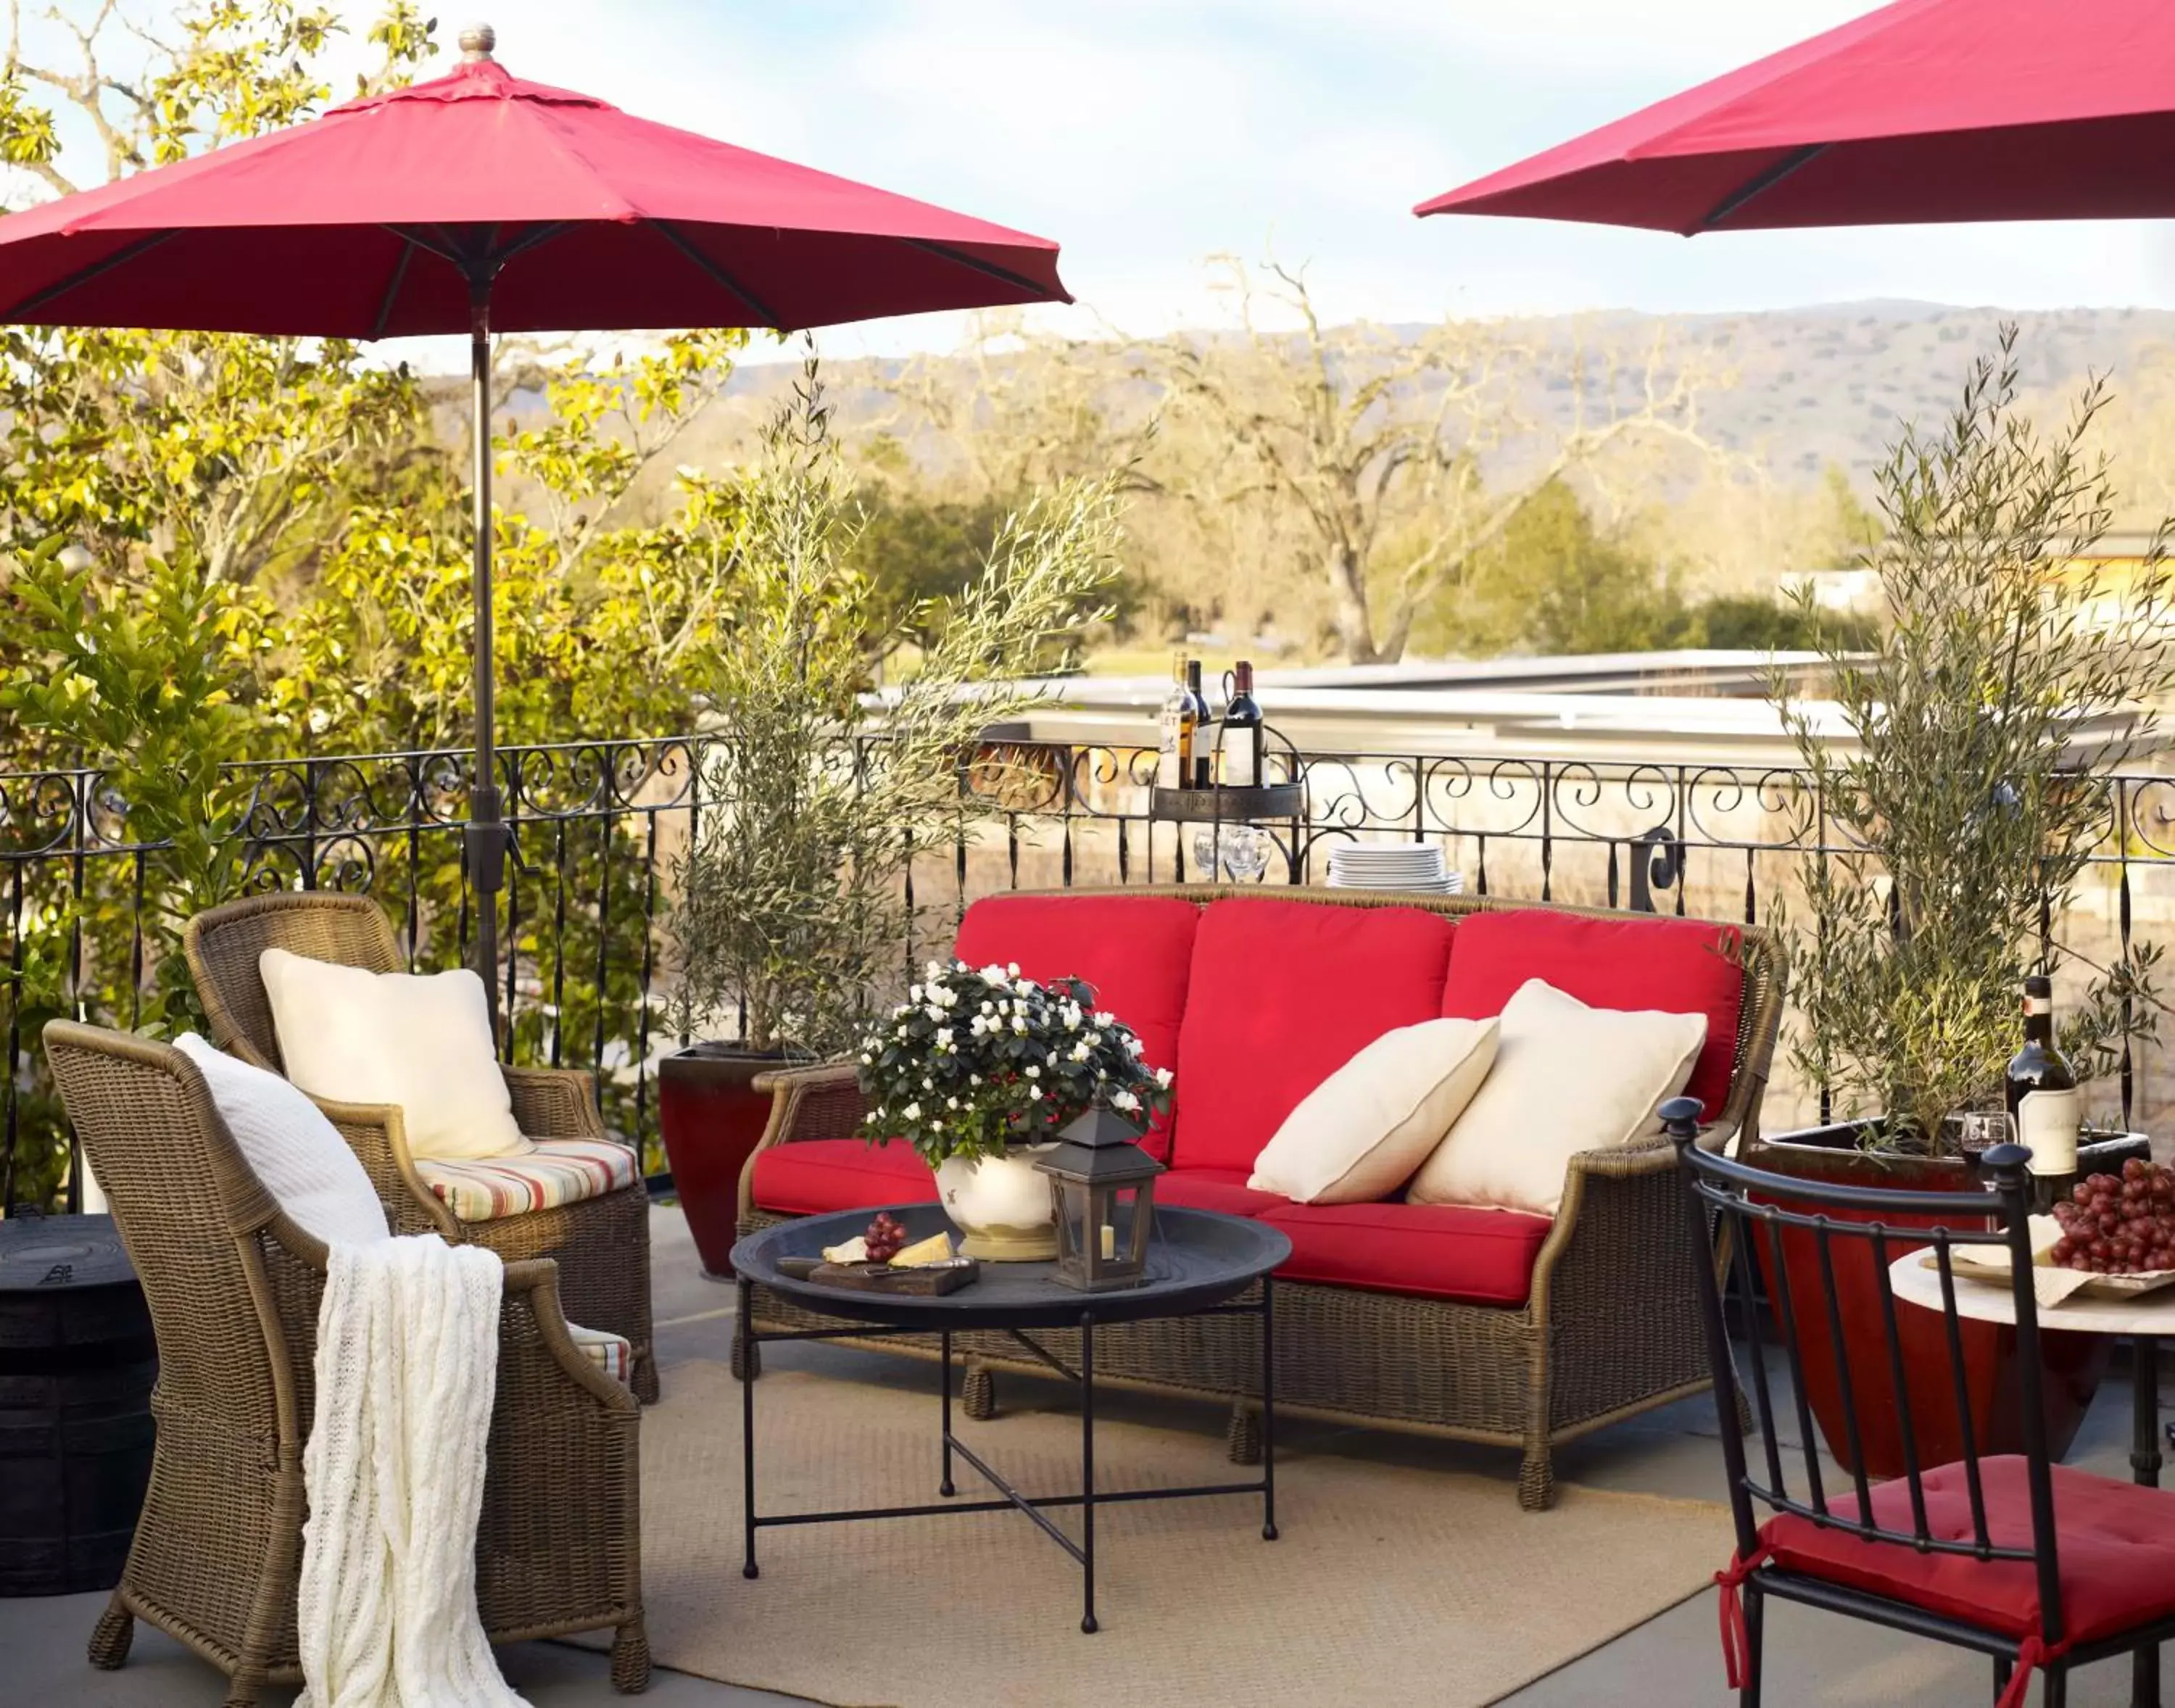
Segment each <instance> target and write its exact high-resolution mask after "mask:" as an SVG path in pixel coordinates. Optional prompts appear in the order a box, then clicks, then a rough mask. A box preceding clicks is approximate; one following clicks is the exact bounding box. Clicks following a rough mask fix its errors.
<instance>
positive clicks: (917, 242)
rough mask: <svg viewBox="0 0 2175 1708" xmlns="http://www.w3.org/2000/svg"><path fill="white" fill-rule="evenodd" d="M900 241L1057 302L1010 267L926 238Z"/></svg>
mask: <svg viewBox="0 0 2175 1708" xmlns="http://www.w3.org/2000/svg"><path fill="white" fill-rule="evenodd" d="M899 241H901V242H903V243H904V244H905V245H906V247H908V248H909V249H919V250H920V251H921V252H923V253H924V254H925V255H934V256H936V257H937V258H939V259H941V260H945V261H950V262H953V263H957V265H959V266H961V267H965V268H970V269H971V270H972V271H974V272H976V273H980V274H986V275H987V276H988V277H990V278H991V279H1001V280H1003V281H1004V283H1006V285H1012V286H1015V287H1016V288H1017V289H1018V290H1024V291H1026V292H1028V294H1029V295H1030V296H1033V297H1035V298H1036V299H1038V300H1039V301H1044V302H1050V301H1055V298H1053V297H1052V296H1050V292H1049V291H1048V290H1045V289H1044V288H1043V287H1042V286H1041V285H1038V284H1036V283H1035V282H1034V280H1033V279H1029V278H1028V276H1027V275H1026V274H1023V273H1015V272H1013V271H1012V269H1011V268H1008V267H1000V266H998V265H997V263H995V262H994V261H984V260H983V259H981V258H979V256H974V255H968V254H967V253H965V252H963V251H961V250H957V249H954V248H953V247H952V246H951V245H950V244H948V243H937V242H933V241H930V239H928V238H926V237H903V238H901V239H900V240H899Z"/></svg>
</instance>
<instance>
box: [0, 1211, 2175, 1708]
mask: <svg viewBox="0 0 2175 1708" xmlns="http://www.w3.org/2000/svg"><path fill="white" fill-rule="evenodd" d="M653 1239H654V1244H653V1248H652V1253H653V1256H652V1261H653V1263H654V1270H655V1285H656V1315H657V1320H658V1347H659V1358H660V1361H661V1363H662V1364H663V1368H664V1381H665V1383H666V1385H667V1386H668V1387H669V1386H670V1382H671V1380H672V1375H671V1372H672V1367H673V1365H674V1364H681V1363H685V1362H686V1361H687V1360H690V1359H698V1358H709V1359H718V1360H722V1359H724V1358H725V1356H726V1353H727V1351H728V1348H729V1347H730V1342H731V1334H732V1318H731V1304H732V1295H731V1293H730V1291H729V1290H727V1289H725V1288H720V1287H718V1286H716V1285H715V1284H713V1283H711V1282H706V1281H704V1280H703V1279H702V1276H701V1274H700V1273H699V1272H698V1269H697V1264H696V1261H695V1257H694V1253H693V1249H692V1245H691V1244H690V1243H689V1240H688V1239H687V1234H686V1224H685V1223H684V1222H683V1221H682V1219H681V1217H680V1214H679V1212H677V1211H676V1210H674V1209H671V1208H669V1207H665V1208H659V1210H658V1211H656V1212H655V1213H654V1223H653ZM764 1357H765V1359H766V1361H767V1364H769V1366H770V1367H771V1368H775V1369H783V1368H790V1367H798V1368H804V1369H820V1370H822V1371H823V1372H825V1373H826V1374H828V1375H836V1376H839V1377H843V1378H847V1379H850V1380H865V1381H872V1382H883V1383H887V1384H896V1385H903V1386H909V1387H915V1388H919V1387H925V1386H926V1385H928V1383H929V1382H930V1380H931V1377H932V1374H933V1373H932V1372H931V1371H930V1369H929V1367H928V1366H926V1365H922V1364H909V1363H908V1362H907V1361H904V1360H897V1359H889V1358H879V1357H876V1356H874V1355H872V1354H868V1353H854V1352H850V1351H847V1350H843V1349H841V1348H837V1347H822V1346H813V1345H801V1346H773V1347H767V1348H766V1349H765V1353H764ZM2161 1391H2162V1393H2163V1394H2164V1395H2167V1396H2170V1397H2171V1398H2175V1380H2170V1379H2168V1378H2166V1377H2163V1380H2162V1382H2161ZM1000 1392H1002V1389H1001V1391H1000ZM2129 1407H2130V1396H2129V1385H2128V1383H2127V1382H2126V1381H2124V1380H2122V1379H2121V1378H2120V1377H2119V1376H2118V1377H2117V1378H2115V1379H2113V1380H2110V1381H2109V1382H2108V1383H2107V1386H2106V1388H2105V1389H2104V1390H2103V1391H2102V1393H2101V1396H2100V1398H2099V1401H2098V1403H2097V1404H2096V1406H2095V1407H2094V1408H2093V1411H2092V1414H2091V1418H2089V1419H2088V1420H2087V1422H2086V1427H2085V1433H2084V1434H2083V1436H2082V1438H2081V1439H2080V1442H2079V1444H2078V1446H2077V1449H2076V1450H2075V1452H2074V1453H2073V1454H2072V1455H2071V1457H2070V1461H2069V1462H2071V1463H2072V1464H2075V1465H2078V1466H2080V1467H2083V1468H2086V1469H2089V1470H2093V1471H2098V1472H2103V1473H2105V1474H2107V1475H2110V1476H2122V1477H2126V1476H2127V1475H2128V1474H2129V1472H2128V1452H2129ZM1104 1414H1105V1415H1115V1416H1120V1417H1131V1418H1136V1419H1139V1420H1141V1421H1144V1422H1151V1423H1158V1424H1159V1425H1163V1426H1165V1427H1169V1428H1173V1429H1191V1430H1195V1431H1198V1432H1202V1433H1207V1434H1218V1435H1220V1434H1222V1432H1223V1427H1224V1423H1225V1413H1224V1411H1223V1408H1222V1407H1213V1406H1207V1405H1191V1404H1185V1403H1183V1402H1169V1401H1163V1400H1158V1399H1156V1398H1153V1397H1151V1396H1137V1395H1118V1394H1113V1395H1111V1396H1109V1399H1108V1400H1107V1402H1104ZM1714 1431H1715V1415H1714V1407H1713V1406H1712V1405H1711V1403H1710V1402H1706V1401H1704V1400H1701V1401H1694V1402H1686V1403H1684V1404H1683V1405H1680V1406H1675V1407H1670V1408H1668V1409H1667V1410H1665V1411H1662V1412H1654V1413H1651V1414H1649V1415H1648V1416H1647V1417H1646V1418H1640V1419H1638V1420H1636V1421H1635V1422H1633V1423H1627V1424H1624V1425H1621V1426H1619V1427H1618V1428H1616V1429H1611V1430H1608V1431H1606V1432H1604V1433H1603V1434H1600V1435H1597V1436H1596V1437H1594V1438H1592V1440H1588V1441H1587V1442H1583V1443H1581V1444H1579V1445H1576V1446H1574V1447H1572V1448H1570V1449H1567V1450H1565V1452H1563V1453H1562V1454H1561V1455H1559V1458H1558V1461H1557V1474H1558V1476H1559V1478H1561V1479H1562V1480H1564V1481H1566V1482H1573V1483H1587V1484H1589V1485H1591V1486H1592V1487H1595V1488H1618V1489H1626V1490H1632V1491H1638V1492H1644V1493H1650V1494H1668V1495H1676V1496H1681V1497H1689V1498H1695V1499H1710V1500H1720V1499H1722V1493H1723V1491H1722V1456H1721V1452H1720V1450H1719V1448H1718V1447H1717V1445H1716V1440H1715V1434H1714ZM1280 1433H1282V1434H1284V1435H1285V1436H1286V1439H1287V1440H1288V1441H1290V1442H1291V1443H1292V1444H1293V1445H1306V1446H1308V1447H1311V1448H1314V1449H1315V1450H1321V1449H1323V1448H1325V1447H1326V1446H1329V1445H1331V1444H1332V1443H1333V1450H1335V1451H1337V1452H1338V1453H1342V1454H1346V1455H1349V1456H1355V1457H1365V1458H1374V1459H1380V1460H1383V1461H1397V1462H1402V1463H1407V1464H1418V1465H1429V1466H1438V1467H1442V1468H1444V1469H1445V1470H1448V1469H1456V1470H1458V1471H1462V1472H1469V1473H1475V1474H1480V1475H1485V1476H1492V1477H1495V1478H1500V1479H1501V1481H1502V1482H1503V1483H1504V1484H1505V1488H1504V1498H1505V1499H1506V1500H1507V1499H1511V1498H1513V1497H1512V1494H1511V1485H1512V1484H1513V1483H1515V1482H1516V1478H1517V1471H1518V1465H1517V1457H1516V1454H1514V1453H1511V1452H1508V1451H1499V1450H1490V1449H1483V1448H1473V1447H1465V1446H1461V1445H1457V1444H1456V1443H1451V1442H1442V1441H1432V1440H1418V1439H1417V1438H1413V1437H1406V1436H1398V1435H1392V1434H1384V1433H1378V1432H1370V1431H1365V1430H1346V1429H1330V1428H1326V1427H1325V1426H1321V1425H1316V1424H1308V1423H1289V1424H1288V1425H1285V1426H1284V1427H1283V1429H1281V1430H1280ZM728 1498H737V1497H736V1495H735V1494H734V1491H731V1490H720V1491H719V1499H728ZM1534 1522H1535V1523H1546V1522H1547V1519H1546V1518H1545V1516H1536V1517H1535V1519H1534ZM1716 1564H1717V1565H1719V1564H1721V1562H1720V1561H1719V1560H1717V1562H1716ZM733 1582H734V1587H735V1588H736V1587H737V1586H738V1580H737V1578H735V1580H734V1581H733ZM1329 1587H1330V1586H1325V1589H1328V1588H1329ZM1576 1591H1577V1586H1576V1584H1567V1585H1566V1586H1565V1593H1566V1594H1576ZM1335 1592H1337V1593H1347V1594H1357V1595H1364V1593H1365V1586H1364V1585H1354V1586H1341V1587H1339V1588H1338V1589H1337V1591H1335ZM104 1599H105V1598H104V1597H102V1596H71V1597H56V1598H52V1599H45V1600H34V1601H6V1600H0V1708H218V1704H219V1703H220V1700H221V1698H222V1694H223V1692H222V1689H221V1688H220V1687H221V1684H222V1680H221V1679H220V1677H219V1675H218V1674H217V1673H214V1671H213V1670H212V1669H211V1668H210V1667H207V1666H205V1665H204V1664H203V1662H199V1661H198V1660H197V1659H195V1658H194V1657H193V1656H191V1655H189V1654H187V1652H185V1651H182V1649H181V1648H180V1647H179V1646H178V1645H176V1644H175V1643H174V1642H172V1641H171V1640H169V1639H168V1638H166V1637H165V1636H163V1635H160V1634H158V1633H156V1632H154V1631H149V1630H146V1629H144V1628H143V1627H142V1626H140V1625H139V1626H138V1629H137V1634H136V1643H135V1648H134V1651H133V1654H132V1656H131V1657H130V1659H129V1662H128V1665H127V1667H125V1668H124V1669H123V1670H122V1671H121V1672H118V1673H99V1672H95V1671H93V1670H92V1669H91V1668H90V1667H89V1666H88V1665H87V1664H86V1663H85V1662H84V1642H85V1640H87V1639H88V1637H89V1633H90V1628H91V1625H92V1624H93V1622H94V1621H95V1619H96V1618H97V1616H98V1611H99V1609H100V1607H101V1606H102V1605H103V1602H104ZM1114 1635H1115V1634H1114ZM1767 1657H1768V1673H1767V1682H1766V1689H1765V1701H1766V1703H1767V1705H1768V1708H1797V1705H1801V1704H1802V1705H1806V1708H1811V1705H1821V1708H1890V1705H1896V1704H1906V1703H1907V1704H1912V1705H1924V1708H1951V1705H1953V1708H1984V1705H1985V1704H1987V1703H1988V1702H1990V1701H1991V1700H1993V1683H1992V1671H1991V1667H1989V1665H1988V1663H1987V1662H1983V1661H1981V1660H1978V1659H1977V1658H1975V1657H1972V1656H1966V1655H1963V1654H1961V1653H1959V1652H1957V1651H1951V1650H1948V1649H1944V1648H1943V1647H1941V1646H1938V1645H1935V1644H1933V1643H1928V1642H1924V1641H1921V1640H1916V1639H1911V1638H1906V1637H1901V1636H1892V1635H1888V1634H1886V1633H1884V1632H1881V1631H1879V1630H1876V1629H1874V1628H1873V1627H1871V1626H1869V1625H1866V1624H1861V1623H1859V1622H1858V1621H1855V1620H1849V1619H1839V1618H1836V1617H1834V1616H1832V1615H1829V1614H1824V1613H1814V1612H1813V1611H1811V1610H1809V1609H1806V1608H1796V1607H1792V1606H1790V1605H1788V1604H1787V1603H1782V1602H1771V1603H1770V1610H1769V1613H1768V1616H1767ZM501 1658H502V1662H503V1664H504V1667H505V1670H506V1674H507V1678H508V1680H509V1681H510V1682H511V1683H512V1684H513V1685H514V1687H515V1688H516V1689H518V1690H519V1691H521V1693H522V1694H523V1695H525V1696H527V1697H528V1698H529V1700H530V1701H531V1702H533V1703H534V1704H535V1705H536V1708H605V1705H606V1704H608V1703H611V1702H613V1701H616V1700H620V1699H617V1698H615V1697H614V1696H613V1694H612V1693H611V1688H610V1684H609V1682H608V1681H607V1679H606V1676H605V1660H604V1657H603V1656H600V1655H595V1654H591V1653H588V1652H586V1651H582V1650H578V1649H574V1648H571V1647H568V1646H564V1645H561V1644H554V1643H528V1644H521V1645H517V1646H513V1647H510V1648H507V1649H505V1650H503V1651H501ZM2162 1678H2163V1681H2164V1682H2163V1685H2162V1689H2163V1690H2164V1691H2165V1692H2166V1693H2167V1696H2168V1699H2169V1700H2171V1701H2175V1650H2171V1652H2170V1654H2168V1655H2167V1656H2163V1660H2162ZM263 1700H264V1702H265V1703H266V1704H267V1708H285V1705H286V1704H288V1703H289V1702H290V1700H292V1693H291V1692H288V1691H283V1690H274V1691H268V1692H267V1693H266V1694H265V1696H264V1698H263ZM643 1700H645V1701H648V1702H651V1703H654V1704H656V1705H657V1708H758V1705H771V1708H777V1705H786V1704H790V1703H794V1702H797V1701H799V1700H801V1699H799V1698H794V1697H785V1696H778V1695H773V1694H770V1693H768V1692H767V1691H760V1690H746V1689H739V1688H737V1687H735V1686H733V1685H730V1684H713V1683H712V1682H711V1681H709V1680H708V1679H702V1678H693V1677H690V1676H687V1675H685V1674H681V1673H670V1672H667V1671H664V1669H662V1668H659V1671H658V1673H657V1674H656V1676H655V1679H654V1682H653V1683H652V1684H651V1685H650V1689H649V1692H648V1696H647V1697H646V1698H644V1699H643ZM1133 1700H1134V1701H1136V1702H1137V1703H1139V1704H1142V1705H1148V1704H1153V1702H1155V1700H1156V1698H1155V1696H1154V1694H1153V1692H1152V1691H1147V1690H1144V1691H1143V1693H1142V1694H1140V1695H1138V1696H1137V1697H1136V1698H1134V1699H1133ZM1348 1700H1351V1701H1352V1702H1353V1703H1354V1704H1364V1702H1365V1700H1366V1696H1365V1693H1364V1689H1355V1690H1354V1692H1353V1694H1352V1696H1351V1697H1350V1698H1349V1699H1348ZM1504 1700H1505V1702H1506V1703H1507V1704H1510V1705H1512V1708H1603V1705H1607V1708H1648V1705H1652V1708H1706V1705H1713V1708H1722V1705H1724V1704H1727V1703H1729V1702H1731V1701H1733V1700H1734V1697H1733V1693H1731V1692H1730V1691H1728V1689H1725V1688H1724V1685H1723V1681H1722V1661H1721V1654H1720V1650H1719V1647H1718V1646H1717V1617H1716V1606H1715V1594H1714V1591H1711V1590H1709V1591H1706V1592H1705V1593H1703V1594H1701V1595H1699V1596H1695V1597H1693V1598H1692V1599H1691V1600H1690V1601H1688V1602H1684V1603H1682V1604H1680V1605H1679V1606H1678V1607H1675V1608H1672V1609H1670V1610H1669V1611H1668V1612H1666V1613H1662V1614H1661V1615H1660V1616H1659V1617H1657V1618H1656V1619H1652V1620H1649V1621H1648V1622H1647V1623H1646V1624H1643V1625H1641V1626H1639V1627H1638V1628H1636V1629H1633V1630H1631V1631H1629V1632H1627V1633H1625V1634H1624V1635H1623V1636H1621V1637H1619V1638H1618V1639H1617V1640H1615V1641H1614V1642H1612V1643H1609V1644H1608V1645H1607V1646H1604V1647H1603V1648H1600V1649H1597V1650H1596V1651H1593V1652H1592V1653H1591V1654H1588V1655H1587V1656H1583V1657H1582V1658H1581V1659H1579V1660H1577V1661H1575V1662H1571V1663H1570V1665H1568V1666H1565V1667H1561V1668H1559V1670H1558V1671H1556V1672H1554V1673H1550V1674H1549V1676H1548V1677H1546V1678H1542V1679H1540V1680H1538V1682H1536V1683H1534V1684H1531V1685H1528V1686H1527V1688H1526V1689H1522V1690H1520V1691H1517V1692H1516V1693H1514V1694H1511V1696H1508V1697H1506V1698H1505V1699H1504ZM2033 1700H2035V1701H2036V1700H2037V1692H2036V1690H2035V1692H2034V1696H2033ZM2069 1700H2070V1702H2071V1703H2072V1704H2073V1705H2075V1708H2117V1705H2121V1704H2126V1703H2127V1702H2129V1662H2128V1661H2127V1660H2126V1659H2124V1660H2118V1661H2114V1662H2107V1663H2104V1664H2102V1665H2101V1666H2098V1667H2091V1668H2087V1669H2086V1670H2084V1671H2082V1672H2080V1673H2076V1674H2075V1675H2073V1677H2072V1679H2071V1684H2070V1691H2069ZM1199 1708H1223V1705H1220V1704H1207V1703H1203V1704H1201V1705H1199ZM1229 1708H1245V1705H1244V1704H1241V1703H1233V1704H1231V1705H1229Z"/></svg>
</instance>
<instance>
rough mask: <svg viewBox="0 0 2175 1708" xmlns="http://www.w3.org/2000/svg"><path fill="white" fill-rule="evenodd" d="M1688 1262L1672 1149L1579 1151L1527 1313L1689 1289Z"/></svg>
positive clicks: (1631, 1301)
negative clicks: (1568, 1302) (1577, 1302)
mask: <svg viewBox="0 0 2175 1708" xmlns="http://www.w3.org/2000/svg"><path fill="white" fill-rule="evenodd" d="M1693 1261H1694V1251H1693V1242H1692V1236H1691V1232H1690V1223H1689V1222H1688V1220H1687V1218H1686V1217H1685V1215H1684V1185H1683V1183H1682V1181H1681V1180H1680V1179H1679V1178H1678V1173H1677V1152H1676V1147H1675V1146H1673V1145H1672V1144H1670V1143H1669V1142H1668V1141H1667V1140H1663V1139H1656V1140H1653V1141H1651V1142H1643V1143H1640V1144H1636V1145H1630V1146H1625V1147H1622V1148H1620V1149H1616V1150H1605V1151H1581V1152H1579V1153H1578V1154H1577V1155H1576V1156H1574V1157H1573V1158H1571V1159H1570V1168H1568V1170H1567V1171H1566V1172H1565V1177H1564V1196H1563V1202H1562V1204H1561V1205H1560V1206H1559V1207H1558V1209H1557V1211H1556V1217H1555V1225H1554V1227H1553V1228H1551V1229H1550V1230H1549V1237H1548V1238H1547V1239H1546V1240H1544V1241H1543V1243H1542V1245H1541V1250H1540V1255H1539V1257H1538V1259H1537V1260H1536V1261H1535V1263H1534V1266H1533V1288H1532V1309H1533V1310H1534V1311H1535V1312H1536V1313H1537V1314H1538V1313H1543V1312H1545V1311H1547V1310H1548V1309H1549V1306H1550V1304H1551V1301H1552V1300H1554V1302H1555V1303H1556V1304H1557V1308H1558V1309H1561V1308H1562V1305H1563V1303H1564V1302H1565V1300H1566V1299H1569V1298H1571V1297H1576V1298H1577V1299H1588V1298H1592V1299H1601V1298H1603V1297H1604V1296H1607V1297H1611V1298H1613V1299H1614V1302H1615V1303H1616V1304H1619V1305H1620V1306H1622V1307H1624V1308H1630V1309H1635V1308H1636V1307H1637V1304H1638V1302H1639V1301H1640V1300H1641V1299H1649V1298H1653V1297H1657V1296H1662V1295H1665V1294H1668V1293H1674V1292H1676V1291H1679V1290H1681V1289H1684V1288H1689V1287H1690V1284H1691V1277H1692V1276H1693V1274H1694V1273H1695V1271H1694V1270H1693V1269H1692V1268H1691V1264H1692V1262H1693Z"/></svg>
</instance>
